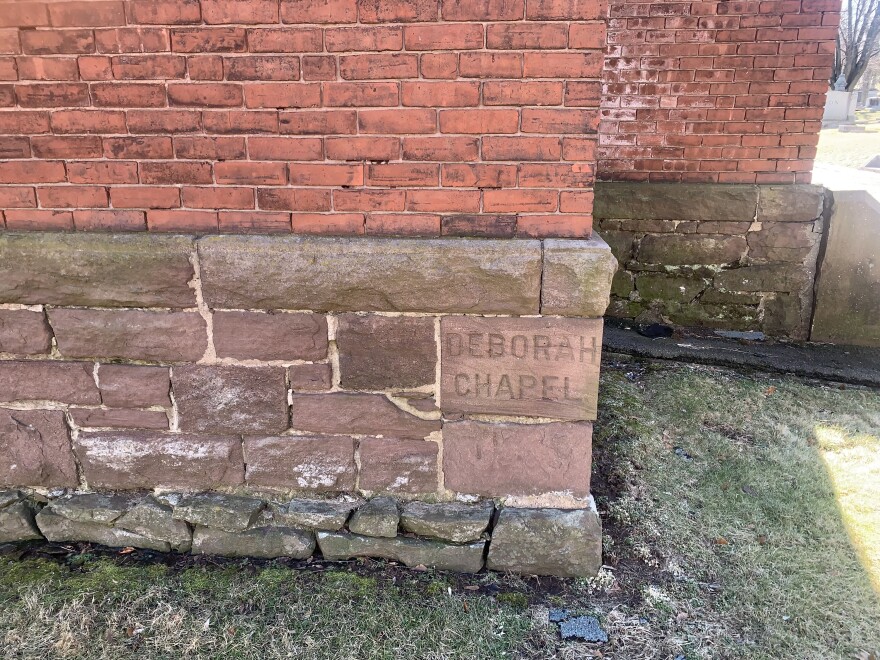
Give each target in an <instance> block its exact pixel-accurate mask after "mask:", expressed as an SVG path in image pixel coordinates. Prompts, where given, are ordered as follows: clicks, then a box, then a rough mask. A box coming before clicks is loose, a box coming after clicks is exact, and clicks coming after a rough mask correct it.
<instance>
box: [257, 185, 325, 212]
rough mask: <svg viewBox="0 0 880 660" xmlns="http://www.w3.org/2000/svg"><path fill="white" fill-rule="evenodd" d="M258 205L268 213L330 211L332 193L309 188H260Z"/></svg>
mask: <svg viewBox="0 0 880 660" xmlns="http://www.w3.org/2000/svg"><path fill="white" fill-rule="evenodd" d="M257 205H258V206H259V207H260V208H261V209H264V210H267V211H329V210H330V191H328V190H315V189H308V188H260V189H258V190H257Z"/></svg>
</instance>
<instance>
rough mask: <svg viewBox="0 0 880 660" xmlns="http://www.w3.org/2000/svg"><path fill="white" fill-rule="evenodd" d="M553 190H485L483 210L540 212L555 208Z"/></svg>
mask: <svg viewBox="0 0 880 660" xmlns="http://www.w3.org/2000/svg"><path fill="white" fill-rule="evenodd" d="M558 196H559V193H557V192H556V191H555V190H487V191H485V192H484V193H483V210H484V211H488V212H490V213H535V212H537V213H540V212H542V211H543V212H547V211H555V210H556V202H557V197H558Z"/></svg>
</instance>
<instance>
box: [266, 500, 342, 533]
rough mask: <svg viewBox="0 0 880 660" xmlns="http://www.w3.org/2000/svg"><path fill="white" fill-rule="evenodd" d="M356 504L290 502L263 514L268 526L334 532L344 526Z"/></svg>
mask: <svg viewBox="0 0 880 660" xmlns="http://www.w3.org/2000/svg"><path fill="white" fill-rule="evenodd" d="M355 506H356V504H355V503H352V502H339V501H334V500H292V501H291V502H289V503H287V504H284V505H281V506H272V507H270V508H269V509H267V510H265V511H264V512H263V520H264V521H266V522H267V524H270V525H279V526H281V527H294V528H298V529H322V530H326V531H329V532H336V531H339V530H340V529H342V528H343V527H344V526H345V522H346V521H347V520H348V517H349V516H350V515H351V512H352V510H353V509H354V508H355Z"/></svg>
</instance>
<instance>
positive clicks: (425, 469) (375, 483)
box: [358, 438, 438, 494]
mask: <svg viewBox="0 0 880 660" xmlns="http://www.w3.org/2000/svg"><path fill="white" fill-rule="evenodd" d="M359 454H360V476H359V478H358V486H359V487H360V489H361V490H367V491H374V492H385V493H407V494H417V493H435V492H436V491H437V486H438V484H437V455H438V447H437V443H435V442H431V441H428V440H398V439H395V438H365V439H363V440H361V442H360V451H359Z"/></svg>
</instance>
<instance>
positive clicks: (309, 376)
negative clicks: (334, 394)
mask: <svg viewBox="0 0 880 660" xmlns="http://www.w3.org/2000/svg"><path fill="white" fill-rule="evenodd" d="M287 374H288V375H287V377H288V379H289V380H290V389H292V390H293V391H294V392H324V391H326V390H329V389H330V388H331V387H333V367H331V366H330V365H329V364H297V365H294V366H292V367H290V368H289V369H288V370H287Z"/></svg>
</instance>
